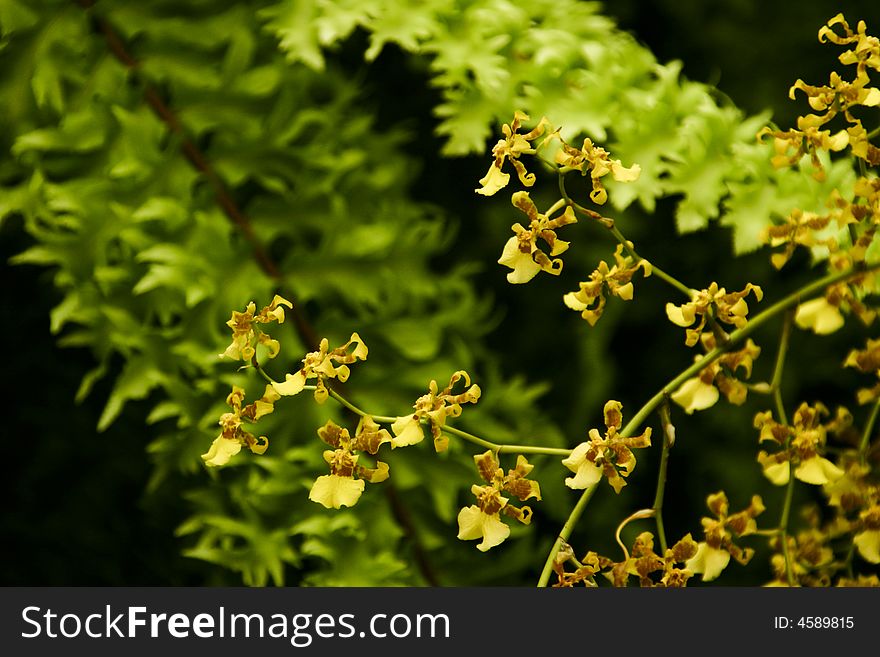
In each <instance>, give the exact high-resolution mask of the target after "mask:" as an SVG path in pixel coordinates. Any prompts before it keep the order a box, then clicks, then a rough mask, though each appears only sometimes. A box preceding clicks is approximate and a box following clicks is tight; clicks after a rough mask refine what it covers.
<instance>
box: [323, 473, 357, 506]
mask: <svg viewBox="0 0 880 657" xmlns="http://www.w3.org/2000/svg"><path fill="white" fill-rule="evenodd" d="M363 492H364V482H363V480H362V479H352V478H351V477H341V476H339V475H335V474H330V475H322V476H320V477H318V478H317V479H316V480H315V483H314V484H312V490H311V492H310V493H309V499H310V500H312V502H317V503H318V504H323V505H324V506H325V507H327V508H328V509H338V508H340V507H343V506H354V505H355V503H356V502H357V501H358V499H359V498H360V496H361V493H363Z"/></svg>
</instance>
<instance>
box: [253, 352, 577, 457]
mask: <svg viewBox="0 0 880 657" xmlns="http://www.w3.org/2000/svg"><path fill="white" fill-rule="evenodd" d="M251 364H252V365H253V366H254V369H256V370H257V372H258V373H259V374H260V376H262V377H263V378H264V379H265V380H266V382H267V383H275V380H274V379H272V377H271V376H269V375H268V374H266V372H265V370H263V368H262V367H261V366H260V364H259V363H258V362H257V360H256V357H254V358H253V359H252V360H251ZM316 387H317V386H313V385H306V386H303V390H315V388H316ZM328 392H329V393H330V396H331V397H332V398H333V399H335V400H336V401H337V402H339V403H340V404H341V405H342V406H344V407H345V408H347V409H348V410H350V411H351V412H352V413H356V414H357V415H360V416H361V417H369V418H372V420H373V421H374V422H379V423H382V424H391V423H393V422H396V421H397V418H396V417H395V416H393V415H375V414H373V413H368V412H367V411H365V410H363V409H361V408H358V407H357V406H355V405H354V404H352V403H351V402H350V401H348V400H347V399H346V398H345V397H343V396H342V395H340V394H339V393H338V392H336V391H335V390H333V389H332V388H328ZM443 431H444V432H445V433H448V434H450V435H452V436H458V437H459V438H462V439H463V440H466V441H468V442H470V443H473V444H475V445H479V446H481V447H485V448H486V449H491V450H492V451H493V452H495V453H497V454H551V455H555V456H569V455H570V454H571V450H570V449H565V448H562V447H536V446H534V445H503V444H500V443H493V442H492V441H490V440H486V439H484V438H480V437H479V436H475V435H474V434H472V433H468V432H466V431H462V430H461V429H456V428H455V427H443Z"/></svg>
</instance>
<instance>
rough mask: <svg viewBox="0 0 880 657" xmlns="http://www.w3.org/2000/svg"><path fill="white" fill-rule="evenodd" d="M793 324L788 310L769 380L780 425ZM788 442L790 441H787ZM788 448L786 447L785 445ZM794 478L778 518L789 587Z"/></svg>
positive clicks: (784, 417)
mask: <svg viewBox="0 0 880 657" xmlns="http://www.w3.org/2000/svg"><path fill="white" fill-rule="evenodd" d="M793 322H794V310H792V309H789V310H788V311H786V313H785V320H784V321H783V323H782V334H781V335H780V336H779V350H778V351H777V352H776V364H775V365H774V367H773V378H772V379H771V380H770V389H771V390H772V391H773V402H774V405H775V406H776V414H777V416H778V417H779V422H780V423H781V424H788V415H787V414H786V412H785V404H783V403H782V372H783V370H784V369H785V356H786V354H787V353H788V341H789V338H790V337H791V325H792V323H793ZM789 442H790V441H789ZM786 447H788V445H786ZM794 480H795V478H794V476H793V474H791V473H789V477H788V485H787V487H786V489H785V502H784V503H783V505H782V515H781V517H780V518H779V533H778V535H779V540H780V541H782V555H783V556H784V557H785V578H786V579H787V580H788V585H789V586H795V585H796V582H795V577H794V568H793V567H792V563H791V554H790V551H789V549H788V518H789V515H790V514H791V500H792V496H793V494H794Z"/></svg>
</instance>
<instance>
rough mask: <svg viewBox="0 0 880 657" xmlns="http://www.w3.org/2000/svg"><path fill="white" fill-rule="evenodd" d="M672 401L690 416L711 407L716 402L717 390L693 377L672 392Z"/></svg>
mask: <svg viewBox="0 0 880 657" xmlns="http://www.w3.org/2000/svg"><path fill="white" fill-rule="evenodd" d="M670 397H672V401H674V402H675V403H676V404H678V405H679V406H681V407H682V408H683V409H684V412H685V413H687V414H688V415H690V414H691V413H693V412H694V411H702V410H705V409H707V408H709V407H710V406H713V405H714V404H715V402H717V401H718V389H717V388H716V387H715V386H713V385H709V384H708V383H703V381H702V379H700V377H698V376H695V377H694V378H692V379H688V380H687V381H685V382H684V383H682V384H681V387H680V388H679V389H678V390H676V391H675V392H673V393H672V394H671V395H670Z"/></svg>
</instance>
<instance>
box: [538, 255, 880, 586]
mask: <svg viewBox="0 0 880 657" xmlns="http://www.w3.org/2000/svg"><path fill="white" fill-rule="evenodd" d="M876 269H880V263H878V264H874V265H870V266H868V267H863V268H859V269H849V270H847V271H844V272H837V273H834V274H828V275H827V276H824V277H822V278H820V279H819V280H817V281H813V282H812V283H809V284H808V285H805V286H804V287H802V288H800V289H799V290H795V291H794V292H792V293H791V294H789V295H788V296H787V297H784V298H783V299H781V300H780V301H777V302H776V303H775V304H773V305H772V306H770V307H769V308H768V309H767V310H765V311H764V312H762V313H759V314H758V315H756V316H755V317H753V318H752V319H751V320H750V321H749V323H748V324H746V325H745V326H744V327H743V328H741V329H737V330H736V331H734V332H733V333H731V334H730V339H729V340H728V341H727V344H726V345H724V346H723V347H716V348H715V349H713V350H712V351H710V352H708V353H707V354H705V355H704V356H703V357H702V358H701V359H699V360H698V361H697V362H695V363H694V364H693V365H691V366H690V367H688V368H687V369H685V370H684V371H683V372H682V373H681V374H679V375H678V376H676V377H675V378H674V379H672V380H671V381H670V382H669V383H667V384H666V385H665V386H663V387H662V388H661V389H660V390H659V391H658V392H657V394H655V395H654V396H653V397H651V399H649V400H648V401H647V403H645V405H644V406H642V407H641V408H640V409H639V410H638V412H637V413H636V414H635V415H634V416H633V417H632V419H631V420H630V421H629V422H627V424H626V426H625V427H623V430H622V431H621V432H620V435H621V436H622V437H624V438H627V437H630V436H632V435H633V433H635V431H637V430H638V428H639V427H640V426H641V425H642V424H644V422H645V420H647V418H648V416H649V415H650V414H651V413H653V412H654V411H655V410H656V409H657V408H658V407H659V406H660V405H661V404H662V403H663V402H664V401H665V400H666V398H667V397H668V396H669V395H671V394H672V393H673V392H675V391H676V390H678V388H679V387H681V384H682V383H684V382H685V381H687V380H688V379H689V378H691V377H693V376H696V375H697V374H699V373H700V372H701V371H702V370H703V369H704V368H705V367H707V366H709V365H711V364H712V363H713V362H715V360H717V359H718V358H719V357H721V356H722V355H723V354H724V353H725V352H726V351H728V350H730V349H731V348H732V347H734V346H735V345H737V344H739V343H740V342H742V341H743V340H745V339H746V338H747V337H748V336H750V335H751V334H752V333H754V332H755V331H756V330H758V329H759V328H760V327H761V326H763V325H764V324H766V323H767V322H768V321H770V320H771V319H773V318H774V317H776V316H777V315H779V314H780V313H782V312H785V311H786V310H788V309H789V308H792V307H794V306H795V305H797V304H798V303H800V302H801V301H803V300H805V299H808V298H810V297H812V296H813V295H815V294H817V293H818V292H821V291H822V290H824V289H825V288H826V287H828V286H829V285H834V284H835V283H839V282H840V281H845V280H847V279H848V278H851V277H853V276H858V275H861V274H864V273H865V272H869V271H874V270H876ZM594 488H595V487H594ZM592 494H593V491H592V490H591V489H589V488H588V489H587V490H586V491H584V494H583V495H582V496H581V499H580V500H578V503H577V504H576V505H575V507H574V509H572V512H571V514H570V515H569V517H568V520H566V521H565V525H564V526H563V528H562V531H561V532H560V534H559V538H558V539H557V540H556V542H555V543H554V544H553V548H552V549H551V551H550V554H549V555H548V556H547V560H546V561H545V563H544V569H543V570H542V571H541V576H540V578H539V580H538V586H546V584H547V581H548V580H549V579H550V573H551V571H552V569H553V560H554V559H555V558H556V553H557V552H558V551H559V547H560V546H561V545H562V543H563V542H564V541H566V540H567V539H568V537H569V536H570V535H571V532H572V529H573V528H574V525H575V524H576V523H577V520H578V519H579V518H580V516H581V514H582V513H583V512H584V508H586V505H587V502H589V499H590V497H592ZM789 506H790V505H789ZM786 520H787V516H786Z"/></svg>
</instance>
